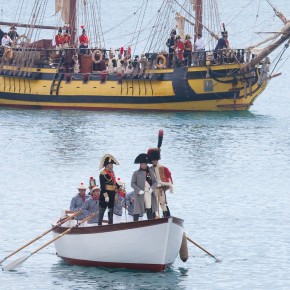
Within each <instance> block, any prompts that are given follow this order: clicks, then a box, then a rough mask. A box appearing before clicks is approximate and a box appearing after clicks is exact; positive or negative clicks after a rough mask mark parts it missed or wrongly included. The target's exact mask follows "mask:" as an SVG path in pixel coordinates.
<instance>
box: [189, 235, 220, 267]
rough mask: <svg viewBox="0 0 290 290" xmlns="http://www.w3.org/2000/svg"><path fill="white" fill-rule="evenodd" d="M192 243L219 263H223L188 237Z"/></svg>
mask: <svg viewBox="0 0 290 290" xmlns="http://www.w3.org/2000/svg"><path fill="white" fill-rule="evenodd" d="M186 238H187V239H188V240H189V241H190V242H191V243H193V244H194V245H196V246H197V247H198V248H200V249H201V250H203V251H204V252H206V253H207V254H208V255H210V256H211V257H213V258H214V259H215V260H216V261H217V262H221V260H219V259H218V258H216V257H215V256H214V255H212V254H211V253H210V252H209V251H207V250H206V249H205V248H203V247H202V246H201V245H199V244H198V243H196V242H195V241H193V240H192V239H190V238H189V237H186Z"/></svg>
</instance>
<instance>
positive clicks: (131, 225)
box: [52, 217, 184, 235]
mask: <svg viewBox="0 0 290 290" xmlns="http://www.w3.org/2000/svg"><path fill="white" fill-rule="evenodd" d="M171 218H172V223H173V224H176V225H178V226H180V227H183V222H184V220H182V219H179V218H176V217H165V218H159V219H152V220H144V221H138V222H125V223H119V224H112V225H102V226H85V227H77V228H73V229H72V230H71V231H70V232H69V233H67V234H66V235H74V234H99V233H106V232H115V231H124V230H132V229H137V228H143V227H150V226H155V225H160V224H165V223H168V222H169V219H171ZM52 226H54V224H52ZM68 228H69V227H62V226H60V227H58V228H56V229H54V230H53V232H54V233H56V234H62V233H63V232H64V231H66V230H67V229H68Z"/></svg>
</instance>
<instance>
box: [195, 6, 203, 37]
mask: <svg viewBox="0 0 290 290" xmlns="http://www.w3.org/2000/svg"><path fill="white" fill-rule="evenodd" d="M202 4H203V2H202V0H195V2H194V3H193V5H194V9H195V28H194V34H195V36H194V39H196V37H197V34H202V29H203V26H202V12H203V6H202Z"/></svg>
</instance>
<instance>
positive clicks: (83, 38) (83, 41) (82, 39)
mask: <svg viewBox="0 0 290 290" xmlns="http://www.w3.org/2000/svg"><path fill="white" fill-rule="evenodd" d="M79 41H80V45H84V46H88V45H89V38H88V36H87V35H86V34H82V35H81V36H80V37H79Z"/></svg>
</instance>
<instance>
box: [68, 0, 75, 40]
mask: <svg viewBox="0 0 290 290" xmlns="http://www.w3.org/2000/svg"><path fill="white" fill-rule="evenodd" d="M76 3H77V0H70V6H69V25H70V28H71V32H70V33H71V43H73V44H74V43H75V41H76V32H77V28H76V23H77V21H76V17H77V15H76V6H77V5H76Z"/></svg>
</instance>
